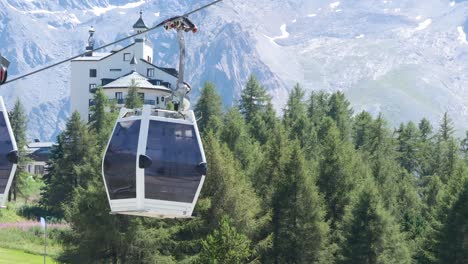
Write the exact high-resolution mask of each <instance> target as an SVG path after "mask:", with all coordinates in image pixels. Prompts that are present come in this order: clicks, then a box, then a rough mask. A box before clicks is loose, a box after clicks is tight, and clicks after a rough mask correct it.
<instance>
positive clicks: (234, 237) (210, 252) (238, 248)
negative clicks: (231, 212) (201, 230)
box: [197, 216, 250, 264]
mask: <svg viewBox="0 0 468 264" xmlns="http://www.w3.org/2000/svg"><path fill="white" fill-rule="evenodd" d="M249 256H250V240H249V239H248V238H247V237H246V236H245V235H243V234H241V233H238V232H237V230H236V228H235V227H233V226H232V224H231V220H230V219H229V217H227V216H224V217H223V218H221V222H220V224H219V228H218V229H216V230H214V231H213V233H212V234H210V235H209V236H208V237H207V238H206V239H204V240H203V241H202V251H201V253H200V255H199V257H198V260H197V263H200V264H202V263H203V264H205V263H206V264H221V263H226V264H241V263H247V260H248V257H249Z"/></svg>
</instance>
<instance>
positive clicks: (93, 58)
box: [72, 42, 136, 61]
mask: <svg viewBox="0 0 468 264" xmlns="http://www.w3.org/2000/svg"><path fill="white" fill-rule="evenodd" d="M135 44H136V43H135V42H134V43H132V44H130V45H128V46H126V47H123V48H122V47H120V49H119V50H116V48H114V49H113V50H112V52H93V54H92V56H82V57H78V58H76V59H73V60H72V61H100V60H103V59H105V58H107V57H110V56H112V55H114V54H116V53H118V52H121V51H122V50H124V49H126V48H130V47H131V46H133V45H135Z"/></svg>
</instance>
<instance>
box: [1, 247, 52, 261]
mask: <svg viewBox="0 0 468 264" xmlns="http://www.w3.org/2000/svg"><path fill="white" fill-rule="evenodd" d="M46 261H47V263H57V262H55V261H54V260H53V259H52V258H50V257H47V258H46ZM43 262H44V256H41V255H33V254H29V253H25V252H22V251H19V250H13V249H5V248H0V264H11V263H22V264H37V263H43Z"/></svg>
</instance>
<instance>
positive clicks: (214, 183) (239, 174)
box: [202, 134, 261, 237]
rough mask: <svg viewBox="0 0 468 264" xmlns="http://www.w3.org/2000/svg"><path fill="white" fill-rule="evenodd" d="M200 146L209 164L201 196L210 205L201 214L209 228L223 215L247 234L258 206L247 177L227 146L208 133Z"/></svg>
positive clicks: (254, 225) (255, 222)
mask: <svg viewBox="0 0 468 264" xmlns="http://www.w3.org/2000/svg"><path fill="white" fill-rule="evenodd" d="M204 146H205V154H206V158H207V163H208V164H209V166H210V167H209V170H208V174H207V175H206V182H205V186H204V188H203V192H202V198H209V200H210V204H211V206H210V208H209V210H208V211H207V214H206V215H204V216H203V218H204V219H205V220H206V222H207V223H208V227H209V229H210V230H214V229H216V228H218V224H219V223H221V219H222V217H223V216H224V215H227V216H228V217H229V218H230V219H232V225H233V226H234V227H235V228H236V229H237V230H238V231H239V232H240V233H243V234H246V235H248V236H249V237H251V236H252V235H253V234H254V233H255V232H256V228H257V225H258V217H259V214H260V212H261V210H260V201H259V199H258V197H257V195H256V194H255V192H254V190H253V188H252V186H251V184H250V181H249V179H248V177H246V175H245V174H244V172H243V171H242V169H241V168H240V166H239V164H238V162H237V161H236V159H235V157H234V155H233V153H232V152H231V151H230V150H229V149H228V147H227V146H226V145H224V144H223V145H221V144H220V143H219V142H218V140H217V139H216V137H214V136H213V135H212V134H209V135H208V136H207V139H206V141H205V144H204Z"/></svg>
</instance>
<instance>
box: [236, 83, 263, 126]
mask: <svg viewBox="0 0 468 264" xmlns="http://www.w3.org/2000/svg"><path fill="white" fill-rule="evenodd" d="M269 101H270V97H269V96H268V94H267V92H266V89H265V88H264V87H263V86H261V85H260V84H259V83H258V80H257V78H256V77H255V76H254V75H251V76H250V77H249V80H248V81H247V85H246V86H245V89H244V90H242V94H241V99H240V102H239V108H240V111H241V113H242V114H243V115H244V117H245V120H246V122H247V123H251V121H252V120H253V118H254V116H255V115H256V114H257V113H259V112H263V111H264V110H265V108H266V106H267V105H268V102H269Z"/></svg>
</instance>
